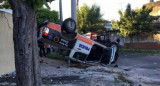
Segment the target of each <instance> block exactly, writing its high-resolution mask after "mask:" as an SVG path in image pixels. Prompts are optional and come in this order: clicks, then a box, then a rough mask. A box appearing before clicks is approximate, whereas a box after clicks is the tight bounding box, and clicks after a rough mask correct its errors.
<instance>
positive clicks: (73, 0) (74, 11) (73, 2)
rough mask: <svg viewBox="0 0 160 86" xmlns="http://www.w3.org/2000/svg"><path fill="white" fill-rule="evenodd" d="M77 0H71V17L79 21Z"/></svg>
mask: <svg viewBox="0 0 160 86" xmlns="http://www.w3.org/2000/svg"><path fill="white" fill-rule="evenodd" d="M76 1H77V0H71V18H72V19H74V20H75V21H76V22H77V9H76Z"/></svg>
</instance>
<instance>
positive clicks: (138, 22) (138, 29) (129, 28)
mask: <svg viewBox="0 0 160 86" xmlns="http://www.w3.org/2000/svg"><path fill="white" fill-rule="evenodd" d="M151 11H152V7H145V6H143V7H142V8H140V9H136V10H132V9H131V5H130V4H128V5H127V8H126V10H125V12H121V11H119V15H120V21H112V25H113V28H117V29H119V30H120V34H121V35H123V36H125V37H127V36H128V37H130V49H133V48H134V46H133V37H134V36H135V35H138V34H145V33H150V32H152V31H153V29H154V27H155V25H154V24H153V23H152V21H153V20H155V19H156V18H155V17H152V16H150V15H149V13H150V12H151Z"/></svg>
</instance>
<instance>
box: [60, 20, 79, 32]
mask: <svg viewBox="0 0 160 86" xmlns="http://www.w3.org/2000/svg"><path fill="white" fill-rule="evenodd" d="M62 29H63V30H65V31H66V32H67V33H75V31H76V22H75V21H74V20H73V19H72V18H68V19H66V20H64V22H63V24H62Z"/></svg>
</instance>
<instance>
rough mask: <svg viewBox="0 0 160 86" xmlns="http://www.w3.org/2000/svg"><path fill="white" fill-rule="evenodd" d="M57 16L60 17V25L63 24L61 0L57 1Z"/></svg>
mask: <svg viewBox="0 0 160 86" xmlns="http://www.w3.org/2000/svg"><path fill="white" fill-rule="evenodd" d="M59 15H60V25H61V24H62V22H63V14H62V0H59Z"/></svg>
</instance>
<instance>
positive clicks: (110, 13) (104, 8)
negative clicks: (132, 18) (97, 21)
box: [50, 0, 148, 20]
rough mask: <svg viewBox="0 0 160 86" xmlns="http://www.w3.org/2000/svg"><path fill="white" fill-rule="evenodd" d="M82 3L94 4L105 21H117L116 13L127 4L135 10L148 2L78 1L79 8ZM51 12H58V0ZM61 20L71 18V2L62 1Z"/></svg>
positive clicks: (130, 0) (120, 0)
mask: <svg viewBox="0 0 160 86" xmlns="http://www.w3.org/2000/svg"><path fill="white" fill-rule="evenodd" d="M84 3H86V4H87V5H88V6H92V5H93V4H96V5H98V6H100V8H101V14H103V18H104V19H105V20H118V19H119V14H118V11H119V10H121V11H124V10H125V9H126V6H127V4H128V3H130V4H131V8H132V9H137V8H140V7H142V6H143V4H146V3H148V0H79V6H80V7H81V6H82V5H83V4H84ZM50 7H51V10H56V11H59V0H55V1H53V2H52V3H51V4H50ZM62 12H63V19H66V18H69V17H71V0H62Z"/></svg>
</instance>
